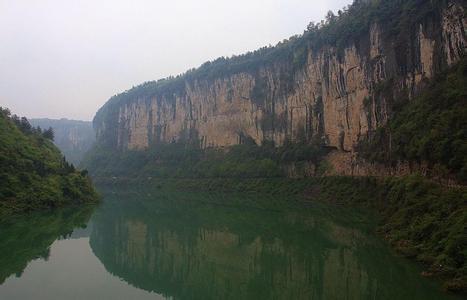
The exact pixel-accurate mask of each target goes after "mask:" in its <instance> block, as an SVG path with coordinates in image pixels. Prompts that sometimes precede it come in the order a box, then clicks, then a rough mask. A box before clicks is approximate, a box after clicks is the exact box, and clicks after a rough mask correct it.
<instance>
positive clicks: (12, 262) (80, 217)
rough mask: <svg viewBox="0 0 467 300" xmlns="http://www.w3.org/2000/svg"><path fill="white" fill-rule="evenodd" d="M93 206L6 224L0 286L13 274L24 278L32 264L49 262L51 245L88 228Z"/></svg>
mask: <svg viewBox="0 0 467 300" xmlns="http://www.w3.org/2000/svg"><path fill="white" fill-rule="evenodd" d="M93 210H94V207H93V206H84V207H68V208H65V209H57V210H54V211H46V212H36V213H30V214H28V215H22V216H17V217H12V218H9V219H7V220H2V222H1V226H0V254H1V255H0V285H1V284H2V283H3V282H4V281H5V279H7V278H8V277H9V276H11V275H12V274H16V276H17V277H21V274H22V272H23V271H24V269H25V268H26V266H27V265H28V263H29V262H31V261H32V260H35V259H38V258H41V259H44V260H47V259H48V258H49V254H50V245H52V243H53V242H54V241H55V240H56V239H59V238H70V237H71V234H72V232H73V230H75V229H76V228H86V224H87V223H88V221H89V219H90V217H91V215H92V212H93Z"/></svg>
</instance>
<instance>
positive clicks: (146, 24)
mask: <svg viewBox="0 0 467 300" xmlns="http://www.w3.org/2000/svg"><path fill="white" fill-rule="evenodd" d="M351 2H352V1H351V0H327V1H326V0H267V1H266V0H264V1H263V0H229V1H227V0H190V1H189V0H75V1H73V0H0V45H1V46H0V106H5V107H8V108H10V109H11V110H12V112H13V113H16V114H19V115H22V116H23V115H24V116H27V117H29V118H34V117H49V118H62V117H66V118H73V119H81V120H91V119H92V118H93V116H94V113H95V112H96V111H97V109H98V108H99V107H100V106H102V105H103V104H104V103H105V102H106V101H107V100H108V99H109V98H110V97H111V96H112V95H114V94H117V93H119V92H122V91H124V90H127V89H129V88H131V87H132V86H135V85H138V84H140V83H143V82H145V81H149V80H156V79H159V78H163V77H167V76H169V75H177V74H179V73H182V72H184V71H186V70H187V69H189V68H192V67H197V66H199V65H201V64H202V63H203V62H205V61H207V60H212V59H215V58H217V57H219V56H231V55H232V54H241V53H244V52H246V51H249V50H255V49H257V48H260V47H262V46H266V45H269V44H273V45H274V44H276V43H277V42H278V41H280V40H283V39H284V38H288V37H289V36H291V35H294V34H299V33H302V32H303V30H304V29H305V28H306V26H307V24H308V23H309V22H310V21H319V20H321V19H323V18H324V16H325V14H326V12H327V11H328V10H333V11H337V10H338V9H341V8H342V7H344V6H345V5H347V4H350V3H351Z"/></svg>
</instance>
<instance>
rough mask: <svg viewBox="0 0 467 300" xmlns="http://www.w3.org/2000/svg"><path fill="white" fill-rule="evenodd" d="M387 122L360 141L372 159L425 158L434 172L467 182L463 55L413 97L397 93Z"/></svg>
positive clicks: (466, 86)
mask: <svg viewBox="0 0 467 300" xmlns="http://www.w3.org/2000/svg"><path fill="white" fill-rule="evenodd" d="M400 100H402V101H398V103H404V105H397V103H396V105H395V107H394V114H393V117H392V118H391V119H390V121H389V122H388V124H387V125H386V126H383V127H380V128H378V129H377V130H376V132H374V133H371V134H370V136H369V138H368V139H366V140H365V141H363V142H362V143H361V145H360V149H359V150H360V151H359V152H360V155H361V156H362V157H364V158H367V159H369V160H371V161H374V162H379V163H384V164H393V165H394V164H396V163H397V162H399V161H409V162H417V163H423V162H425V163H428V164H429V166H430V169H431V170H432V172H433V174H430V175H432V176H435V177H436V176H438V177H446V176H448V175H449V174H450V173H452V174H454V176H456V177H457V179H458V180H459V181H462V182H467V59H464V60H462V61H461V62H460V63H459V64H458V65H456V66H455V67H454V68H453V69H451V70H450V71H448V72H446V73H443V74H440V75H439V76H437V77H436V78H434V80H433V81H432V82H431V84H430V85H429V86H428V87H427V88H426V89H424V92H423V93H422V94H421V95H420V96H419V97H416V98H415V99H413V100H410V101H409V100H406V99H400Z"/></svg>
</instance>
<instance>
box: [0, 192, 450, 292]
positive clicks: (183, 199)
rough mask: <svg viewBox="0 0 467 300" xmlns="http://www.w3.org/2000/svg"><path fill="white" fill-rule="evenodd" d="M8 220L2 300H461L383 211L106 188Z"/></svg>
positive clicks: (0, 226)
mask: <svg viewBox="0 0 467 300" xmlns="http://www.w3.org/2000/svg"><path fill="white" fill-rule="evenodd" d="M100 190H101V191H102V194H103V203H102V204H101V205H99V206H98V207H81V208H75V207H72V208H66V209H59V210H55V211H48V212H38V213H31V214H28V215H24V216H17V217H14V218H9V219H8V220H3V221H2V222H1V223H0V254H1V255H0V299H48V300H50V299H112V300H115V299H411V300H414V299H423V300H427V299H457V298H456V297H455V296H453V295H448V294H445V293H443V292H442V291H441V289H440V286H439V283H437V282H436V281H434V280H429V279H426V278H423V277H421V276H420V272H421V269H420V268H419V266H417V265H415V264H414V263H412V262H410V261H407V260H406V259H404V258H401V257H398V256H397V255H395V254H394V253H393V252H392V251H391V249H389V247H388V246H387V245H386V244H385V242H384V241H382V240H381V239H380V238H379V237H378V236H377V235H376V234H375V227H376V222H375V220H374V219H372V218H371V217H370V216H371V214H370V213H368V212H365V211H361V210H357V209H349V208H346V207H339V206H333V205H326V204H322V203H313V202H300V201H298V200H297V199H284V198H276V197H271V196H267V195H263V196H262V195H257V194H256V195H252V194H249V195H247V194H225V193H224V194H216V193H209V194H208V193H182V192H175V191H161V190H157V189H156V188H149V187H144V186H139V187H105V188H104V187H101V189H100Z"/></svg>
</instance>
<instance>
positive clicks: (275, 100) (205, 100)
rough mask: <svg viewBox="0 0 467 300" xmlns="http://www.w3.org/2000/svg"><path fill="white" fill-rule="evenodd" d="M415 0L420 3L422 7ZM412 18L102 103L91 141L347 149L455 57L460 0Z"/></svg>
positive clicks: (461, 50) (460, 34)
mask: <svg viewBox="0 0 467 300" xmlns="http://www.w3.org/2000/svg"><path fill="white" fill-rule="evenodd" d="M419 2H420V3H421V4H420V10H423V9H424V8H426V6H429V5H431V4H430V1H419ZM375 5H376V4H375ZM419 19H420V20H419V21H417V22H415V23H413V24H415V26H411V28H406V33H405V34H403V35H402V34H393V32H392V31H393V28H388V26H387V25H386V24H380V23H378V22H371V23H370V26H369V27H368V28H366V30H365V31H364V33H363V34H361V35H359V36H358V38H355V39H353V40H352V41H347V42H346V43H345V45H344V46H342V45H339V46H337V45H329V44H328V45H327V44H323V45H321V46H320V47H319V48H316V47H313V40H310V41H305V43H306V45H307V46H306V48H305V49H306V51H305V53H304V54H303V55H304V64H303V65H302V66H301V67H300V68H297V67H295V62H294V59H293V57H292V59H290V60H283V59H282V60H277V61H273V62H271V63H268V64H263V65H260V66H258V67H257V68H255V69H254V70H253V71H252V70H251V68H250V69H248V70H247V69H246V70H245V71H242V70H239V71H235V72H230V73H228V75H225V76H219V77H217V78H212V79H203V78H194V79H192V80H188V79H187V80H184V81H183V84H181V85H179V86H178V87H177V88H176V89H172V90H171V91H170V92H165V93H157V92H155V93H149V94H144V93H139V94H136V95H135V97H133V98H131V99H129V100H127V101H120V102H118V101H110V102H109V103H108V104H106V106H104V107H103V108H102V109H101V110H100V111H99V112H98V114H97V115H96V118H95V120H94V127H95V129H96V132H97V139H98V141H100V142H101V143H105V144H107V145H109V146H111V147H112V148H114V149H120V150H124V149H145V148H147V147H149V146H151V145H157V144H158V143H170V142H175V141H184V140H193V139H196V140H198V141H199V142H200V143H201V145H202V146H203V147H226V146H231V145H235V144H238V143H241V142H242V140H243V139H244V138H246V137H250V138H252V139H253V140H254V141H255V142H256V143H258V144H260V143H261V142H262V141H264V140H268V141H274V142H275V144H276V145H281V144H283V143H284V141H286V140H290V141H298V140H311V139H319V140H321V141H322V142H323V144H325V145H326V146H328V147H331V148H335V149H339V150H341V151H344V152H353V151H355V146H356V144H357V143H358V141H359V140H360V139H361V138H362V137H364V136H366V135H367V134H368V132H370V131H371V130H374V129H375V128H376V127H377V126H379V125H382V124H384V123H385V122H386V121H387V120H388V118H390V116H391V105H392V103H393V102H394V101H395V100H397V99H398V98H400V97H402V96H405V95H409V97H411V96H413V95H414V94H416V93H417V91H419V90H420V89H421V88H423V85H424V82H425V81H426V79H429V78H432V77H433V76H434V75H435V74H437V73H438V72H439V71H441V70H443V69H445V68H447V67H448V66H450V65H452V64H454V63H455V62H457V61H459V59H460V58H461V57H462V56H463V55H464V54H465V48H466V45H467V39H466V34H465V32H466V24H467V20H466V17H465V1H449V2H447V3H446V4H445V5H442V6H441V8H440V9H439V10H437V11H436V12H434V13H431V14H427V15H425V16H423V18H419ZM413 24H412V25H413ZM403 30H404V29H403ZM299 39H300V38H299ZM302 39H303V37H302ZM117 97H118V96H117Z"/></svg>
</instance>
